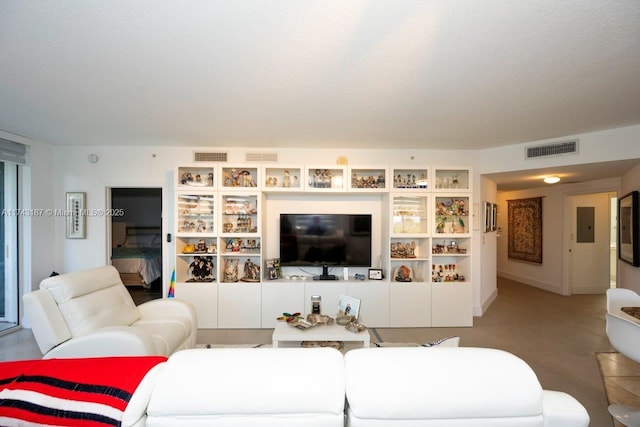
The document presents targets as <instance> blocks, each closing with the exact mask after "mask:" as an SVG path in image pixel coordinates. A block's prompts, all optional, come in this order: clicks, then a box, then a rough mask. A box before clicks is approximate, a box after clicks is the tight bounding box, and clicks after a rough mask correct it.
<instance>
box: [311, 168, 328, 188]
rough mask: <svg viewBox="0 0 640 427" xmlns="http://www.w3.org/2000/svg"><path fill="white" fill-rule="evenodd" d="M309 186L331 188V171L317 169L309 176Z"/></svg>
mask: <svg viewBox="0 0 640 427" xmlns="http://www.w3.org/2000/svg"><path fill="white" fill-rule="evenodd" d="M309 186H310V187H313V188H331V187H332V183H331V171H330V170H329V169H315V172H314V173H313V174H311V175H309Z"/></svg>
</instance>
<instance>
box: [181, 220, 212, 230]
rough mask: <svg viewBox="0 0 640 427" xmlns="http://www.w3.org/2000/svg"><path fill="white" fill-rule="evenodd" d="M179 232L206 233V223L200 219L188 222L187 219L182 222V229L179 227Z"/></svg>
mask: <svg viewBox="0 0 640 427" xmlns="http://www.w3.org/2000/svg"><path fill="white" fill-rule="evenodd" d="M180 231H183V232H196V233H206V232H207V223H206V222H204V221H203V220H201V219H199V220H197V221H192V220H189V219H185V220H184V221H183V222H182V227H180Z"/></svg>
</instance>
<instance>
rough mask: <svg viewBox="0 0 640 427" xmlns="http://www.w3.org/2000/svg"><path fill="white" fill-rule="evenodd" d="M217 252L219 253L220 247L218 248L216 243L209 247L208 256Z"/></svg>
mask: <svg viewBox="0 0 640 427" xmlns="http://www.w3.org/2000/svg"><path fill="white" fill-rule="evenodd" d="M216 252H218V247H217V246H216V244H215V243H211V244H210V245H209V247H208V248H207V253H208V254H215V253H216Z"/></svg>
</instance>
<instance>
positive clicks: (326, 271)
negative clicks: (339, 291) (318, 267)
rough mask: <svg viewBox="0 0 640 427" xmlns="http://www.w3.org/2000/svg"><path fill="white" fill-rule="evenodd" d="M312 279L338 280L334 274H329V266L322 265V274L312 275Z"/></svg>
mask: <svg viewBox="0 0 640 427" xmlns="http://www.w3.org/2000/svg"><path fill="white" fill-rule="evenodd" d="M313 280H338V278H337V277H336V276H335V274H329V266H328V265H326V264H325V265H323V266H322V274H321V275H320V276H313Z"/></svg>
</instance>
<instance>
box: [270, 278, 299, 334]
mask: <svg viewBox="0 0 640 427" xmlns="http://www.w3.org/2000/svg"><path fill="white" fill-rule="evenodd" d="M304 310H305V304H304V283H301V282H299V281H293V282H278V281H274V282H263V283H262V327H263V328H275V326H276V323H277V320H276V319H277V318H278V317H279V316H282V313H295V312H299V313H304Z"/></svg>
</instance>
